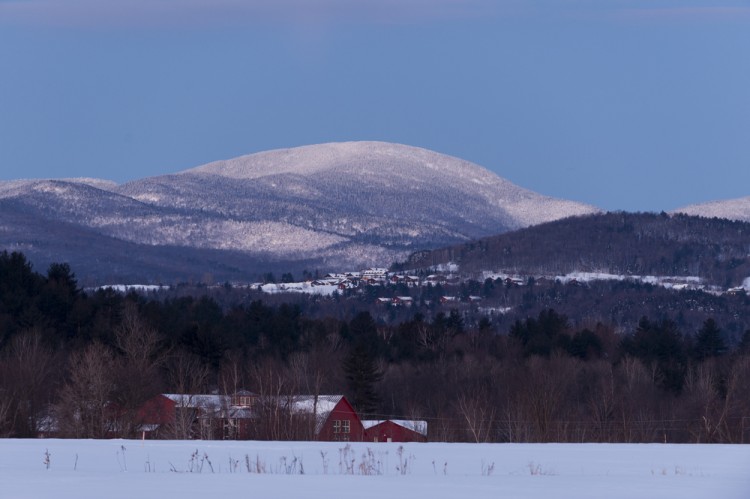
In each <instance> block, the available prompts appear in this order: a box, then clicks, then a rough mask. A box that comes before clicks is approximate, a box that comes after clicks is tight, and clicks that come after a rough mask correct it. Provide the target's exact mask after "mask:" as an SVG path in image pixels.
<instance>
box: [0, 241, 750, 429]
mask: <svg viewBox="0 0 750 499" xmlns="http://www.w3.org/2000/svg"><path fill="white" fill-rule="evenodd" d="M485 284H486V286H487V287H488V288H489V287H491V286H497V287H496V288H495V291H492V292H491V290H489V289H488V291H487V293H489V294H491V293H494V292H498V293H501V294H502V293H504V288H503V287H502V285H501V283H499V282H497V283H485ZM505 289H510V288H505ZM514 289H523V288H514ZM549 289H552V288H546V289H545V290H544V291H541V290H539V291H536V290H533V289H531V288H527V289H526V291H525V294H527V295H528V298H527V301H528V303H527V305H526V306H519V307H518V312H517V315H516V316H515V317H516V319H513V320H512V321H511V320H508V319H505V320H503V319H500V318H498V319H497V320H495V319H492V318H489V317H484V318H483V319H481V320H479V321H476V322H474V321H473V320H472V319H471V317H472V316H471V315H470V314H469V315H467V314H466V313H465V312H466V310H465V309H464V308H463V306H462V305H457V306H456V307H455V308H453V307H451V308H435V306H434V305H430V306H427V308H422V307H421V306H420V307H414V308H413V309H381V308H376V307H373V305H372V301H371V300H370V299H368V298H367V297H364V296H362V297H359V298H357V297H351V298H346V297H333V298H330V299H321V298H319V297H315V298H308V299H306V300H307V301H302V302H298V303H285V302H284V300H283V298H284V297H281V296H276V297H274V298H273V300H274V302H273V303H270V302H268V303H267V302H264V301H261V300H259V299H256V298H257V297H255V296H245V297H244V298H237V299H235V297H234V295H233V294H232V292H231V291H230V290H229V289H222V288H216V289H214V290H211V291H209V290H208V289H206V288H203V292H204V294H203V295H202V296H199V295H197V294H196V296H188V295H183V296H179V293H177V292H174V294H173V295H172V296H171V297H170V296H161V297H160V298H159V299H156V297H155V296H153V297H150V298H148V297H146V296H145V295H136V294H134V293H131V294H129V295H122V294H118V293H115V292H114V291H112V290H99V291H95V292H84V291H82V290H81V289H80V288H79V287H78V284H77V282H76V280H75V276H74V273H73V272H72V270H71V269H70V268H69V267H68V266H67V265H65V264H55V265H53V266H51V267H50V268H49V269H48V271H47V273H46V274H44V275H42V274H39V273H36V272H34V270H33V269H32V267H31V265H30V264H29V262H28V261H27V260H26V259H25V257H24V256H23V255H21V254H18V253H14V254H8V253H2V254H0V394H2V397H0V434H1V435H3V436H13V437H24V436H34V435H36V434H37V433H38V432H39V431H40V428H43V427H44V425H45V424H48V422H49V421H51V420H54V421H56V422H57V424H58V425H59V426H58V427H57V429H58V430H59V431H60V432H61V434H62V435H68V436H77V437H100V436H103V435H111V434H112V432H115V433H116V434H118V435H122V436H133V434H134V432H135V429H136V427H137V419H136V414H137V408H138V407H140V406H141V405H142V404H143V402H144V401H145V400H148V399H149V398H150V397H151V396H153V395H154V394H156V393H160V392H177V393H210V392H219V393H234V392H236V391H237V390H238V389H240V388H244V389H248V390H251V391H254V392H256V393H259V394H269V393H271V394H285V393H290V394H292V393H307V394H320V393H345V394H346V395H347V396H348V397H349V398H350V399H351V400H352V401H353V403H354V404H355V406H356V407H357V408H358V409H359V410H360V411H361V412H362V413H363V415H364V416H365V417H384V416H387V417H398V418H407V419H425V420H427V421H428V422H429V425H430V426H429V436H430V438H431V439H433V440H447V441H512V442H520V441H624V442H651V441H658V442H663V441H665V440H666V441H671V442H686V441H694V442H718V441H722V442H744V441H747V439H748V437H750V436H749V435H747V434H746V428H745V426H744V421H745V420H744V418H745V417H746V415H747V414H748V411H750V331H746V332H744V333H743V334H742V335H740V337H739V338H738V341H736V342H733V341H729V340H728V336H727V334H726V331H725V330H724V328H725V327H726V324H725V323H724V322H723V319H720V320H715V319H714V318H713V317H710V316H709V314H710V310H708V309H706V310H703V312H702V313H703V314H704V315H703V316H701V317H707V318H705V319H704V320H703V321H702V322H701V323H700V324H699V326H698V327H697V328H695V329H693V328H692V327H689V326H686V325H684V324H686V323H683V324H681V323H680V322H679V321H676V320H674V319H673V318H671V316H672V314H668V313H667V314H660V315H659V316H652V317H647V316H643V317H641V318H640V319H639V320H638V322H637V324H634V325H633V326H627V327H621V326H620V325H619V324H617V323H616V322H610V321H608V320H607V319H606V318H602V320H601V321H594V320H589V321H588V322H587V321H582V320H579V319H575V320H571V319H570V318H569V317H568V316H567V315H566V314H565V313H562V312H560V311H558V310H556V303H557V302H555V300H554V297H555V296H561V294H560V293H559V291H560V290H558V294H556V295H550V294H549ZM565 289H569V290H571V292H572V290H573V289H574V287H570V288H568V287H565ZM599 291H602V290H599ZM642 291H643V292H644V293H645V294H648V293H650V292H652V291H653V289H649V287H648V286H646V287H643V290H642ZM662 291H664V292H667V291H666V290H662ZM489 294H488V296H489ZM209 295H210V296H209ZM544 296H547V297H552V300H551V301H545V300H544V299H540V298H539V297H544ZM532 297H536V298H532ZM579 298H580V296H579ZM716 299H717V300H719V299H720V297H716ZM732 299H734V300H736V302H734V303H733V304H732V307H733V308H734V314H735V316H739V317H741V318H742V320H746V318H747V310H748V307H749V305H748V298H747V297H746V296H744V295H743V296H736V297H733V298H732ZM336 300H340V301H341V303H339V304H338V305H336ZM719 303H720V302H715V304H719ZM717 306H718V305H717ZM722 306H724V305H722ZM332 310H338V311H339V314H341V311H346V314H345V315H337V314H335V313H328V312H327V311H332ZM475 311H476V310H475ZM423 312H427V313H428V314H429V315H426V314H424V313H423ZM676 313H677V312H676ZM722 317H724V316H723V315H722ZM693 320H694V319H693ZM745 324H746V322H745ZM735 327H736V326H735ZM353 365H356V366H359V367H362V366H364V367H365V369H357V370H354V369H352V366H353ZM355 371H356V372H358V373H360V374H356V373H355ZM428 388H429V389H428ZM111 404H116V406H117V407H118V408H119V411H118V412H117V418H118V420H117V421H115V422H113V421H112V413H111V411H108V410H107V408H109V407H111ZM270 436H271V435H265V438H270ZM274 436H275V438H283V437H284V433H283V432H278V431H277V432H276V433H275V434H274ZM291 436H292V435H291V434H289V437H290V438H291ZM258 438H264V435H263V434H259V435H258Z"/></svg>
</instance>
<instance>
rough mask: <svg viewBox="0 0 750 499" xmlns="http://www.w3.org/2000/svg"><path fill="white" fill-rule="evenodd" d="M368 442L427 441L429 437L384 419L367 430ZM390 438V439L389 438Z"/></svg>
mask: <svg viewBox="0 0 750 499" xmlns="http://www.w3.org/2000/svg"><path fill="white" fill-rule="evenodd" d="M365 438H366V439H367V441H368V442H426V441H427V437H426V436H424V435H422V434H421V433H419V432H416V431H414V430H410V429H409V428H405V427H403V426H401V425H399V424H396V423H394V422H393V421H383V422H382V423H380V424H377V425H375V426H372V427H370V428H368V429H367V430H365ZM389 439H390V440H389Z"/></svg>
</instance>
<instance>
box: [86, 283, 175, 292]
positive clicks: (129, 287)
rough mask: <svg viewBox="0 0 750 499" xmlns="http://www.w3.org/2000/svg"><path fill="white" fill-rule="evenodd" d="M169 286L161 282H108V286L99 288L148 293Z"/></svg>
mask: <svg viewBox="0 0 750 499" xmlns="http://www.w3.org/2000/svg"><path fill="white" fill-rule="evenodd" d="M168 287H169V286H162V285H161V284H107V285H106V286H100V287H99V288H98V289H108V288H109V289H111V290H113V291H117V292H118V293H129V292H131V291H137V292H141V293H146V292H148V291H161V290H162V289H167V288H168Z"/></svg>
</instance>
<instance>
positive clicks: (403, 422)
mask: <svg viewBox="0 0 750 499" xmlns="http://www.w3.org/2000/svg"><path fill="white" fill-rule="evenodd" d="M388 421H390V422H391V423H393V424H395V425H398V426H402V427H404V428H406V429H407V430H411V431H414V432H417V433H419V434H421V435H424V436H425V437H426V436H427V421H421V420H408V419H365V420H363V421H362V426H364V427H365V430H369V429H370V428H373V427H375V426H377V425H379V424H383V423H386V422H388Z"/></svg>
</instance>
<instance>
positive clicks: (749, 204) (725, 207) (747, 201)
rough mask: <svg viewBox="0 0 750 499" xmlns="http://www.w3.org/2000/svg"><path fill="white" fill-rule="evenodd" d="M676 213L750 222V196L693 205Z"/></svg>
mask: <svg viewBox="0 0 750 499" xmlns="http://www.w3.org/2000/svg"><path fill="white" fill-rule="evenodd" d="M674 212H675V213H685V214H687V215H697V216H701V217H708V218H714V217H716V218H727V219H729V220H738V221H741V222H750V196H748V197H745V198H737V199H727V200H724V201H711V202H708V203H701V204H693V205H690V206H685V207H684V208H679V209H677V210H674Z"/></svg>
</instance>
